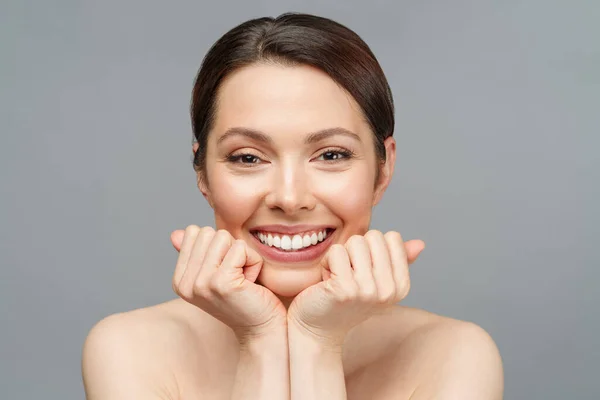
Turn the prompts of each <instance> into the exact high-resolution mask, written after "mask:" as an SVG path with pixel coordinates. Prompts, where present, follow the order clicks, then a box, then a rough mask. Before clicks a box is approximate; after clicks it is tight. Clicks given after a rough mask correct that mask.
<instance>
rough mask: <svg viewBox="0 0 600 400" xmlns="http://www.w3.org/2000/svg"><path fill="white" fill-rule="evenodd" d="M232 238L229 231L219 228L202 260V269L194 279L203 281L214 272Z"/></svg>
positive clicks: (227, 249)
mask: <svg viewBox="0 0 600 400" xmlns="http://www.w3.org/2000/svg"><path fill="white" fill-rule="evenodd" d="M233 242H234V239H233V236H231V234H230V233H229V232H227V231H226V230H224V229H219V230H218V231H217V232H216V233H215V235H214V237H213V239H212V241H211V242H210V245H209V246H208V250H207V252H206V256H205V257H204V261H203V262H202V269H201V270H200V272H199V274H198V276H197V277H196V281H205V280H208V279H210V277H211V276H212V275H213V274H214V273H215V272H216V270H217V268H219V266H220V265H221V263H222V262H223V259H224V258H225V255H226V254H227V252H228V251H229V249H230V248H231V246H232V245H233Z"/></svg>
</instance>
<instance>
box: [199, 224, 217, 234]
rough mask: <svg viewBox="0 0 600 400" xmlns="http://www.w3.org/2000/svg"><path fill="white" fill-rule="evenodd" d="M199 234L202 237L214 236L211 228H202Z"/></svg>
mask: <svg viewBox="0 0 600 400" xmlns="http://www.w3.org/2000/svg"><path fill="white" fill-rule="evenodd" d="M200 234H201V235H202V236H214V235H215V230H214V229H213V227H212V226H205V227H204V228H202V229H201V230H200Z"/></svg>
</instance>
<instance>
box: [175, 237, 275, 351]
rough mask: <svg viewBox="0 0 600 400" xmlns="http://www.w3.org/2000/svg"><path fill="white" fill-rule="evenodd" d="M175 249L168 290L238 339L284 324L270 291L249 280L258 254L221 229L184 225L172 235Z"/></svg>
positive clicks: (256, 266) (257, 269)
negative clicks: (228, 330) (210, 317)
mask: <svg viewBox="0 0 600 400" xmlns="http://www.w3.org/2000/svg"><path fill="white" fill-rule="evenodd" d="M171 242H172V243H173V246H174V247H175V249H176V250H178V251H179V257H178V259H177V265H176V267H175V273H174V275H173V290H174V291H175V293H177V294H178V295H179V296H180V297H181V298H183V299H184V300H185V301H187V302H188V303H191V304H193V305H195V306H197V307H198V308H201V309H202V310H204V311H206V312H207V313H209V314H211V315H212V316H214V317H215V318H217V319H219V320H220V321H222V322H223V323H224V324H226V325H228V326H229V327H230V328H231V329H233V331H234V332H235V334H236V336H237V337H238V340H240V341H244V340H247V339H248V338H253V337H257V336H262V335H264V334H267V333H270V332H271V331H272V330H276V329H280V328H285V326H286V321H287V311H286V309H285V306H284V305H283V304H282V303H281V301H280V300H279V299H278V298H277V296H275V294H274V293H273V292H271V291H270V290H269V289H267V288H265V287H263V286H260V285H257V284H255V283H254V282H255V281H256V278H257V277H258V274H259V272H260V270H261V268H262V265H263V259H262V257H261V256H260V255H259V254H258V253H257V252H256V251H255V250H254V249H252V248H251V247H250V246H248V244H247V243H246V242H245V241H243V240H239V239H238V240H236V239H234V238H233V236H231V234H230V233H229V232H227V231H226V230H219V231H217V232H215V230H214V229H213V228H211V227H203V228H200V227H198V226H196V225H190V226H188V227H187V228H186V229H185V231H182V230H177V231H174V232H173V233H171Z"/></svg>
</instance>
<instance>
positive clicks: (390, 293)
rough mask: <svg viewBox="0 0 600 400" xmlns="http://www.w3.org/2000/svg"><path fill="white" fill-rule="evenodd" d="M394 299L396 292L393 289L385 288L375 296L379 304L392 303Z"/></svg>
mask: <svg viewBox="0 0 600 400" xmlns="http://www.w3.org/2000/svg"><path fill="white" fill-rule="evenodd" d="M395 300H396V292H395V291H394V290H386V291H384V292H381V293H379V294H378V296H377V302H378V303H379V304H388V303H393V302H395Z"/></svg>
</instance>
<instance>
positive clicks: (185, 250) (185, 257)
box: [171, 225, 200, 293]
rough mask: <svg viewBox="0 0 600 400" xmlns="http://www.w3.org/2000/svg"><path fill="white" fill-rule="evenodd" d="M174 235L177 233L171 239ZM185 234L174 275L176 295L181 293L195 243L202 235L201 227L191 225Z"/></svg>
mask: <svg viewBox="0 0 600 400" xmlns="http://www.w3.org/2000/svg"><path fill="white" fill-rule="evenodd" d="M174 233H175V232H173V233H172V234H171V238H173V235H174ZM183 233H184V235H183V238H182V241H181V246H180V248H179V250H178V251H179V256H177V263H176V264H175V273H174V274H173V290H174V291H175V293H179V292H178V290H179V287H180V285H181V280H182V278H183V276H184V274H185V271H186V269H187V264H188V261H189V259H190V255H191V253H192V249H193V247H194V243H195V242H196V237H198V234H199V233H200V227H199V226H196V225H190V226H188V227H187V228H186V229H185V231H183ZM177 235H179V234H177Z"/></svg>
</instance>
